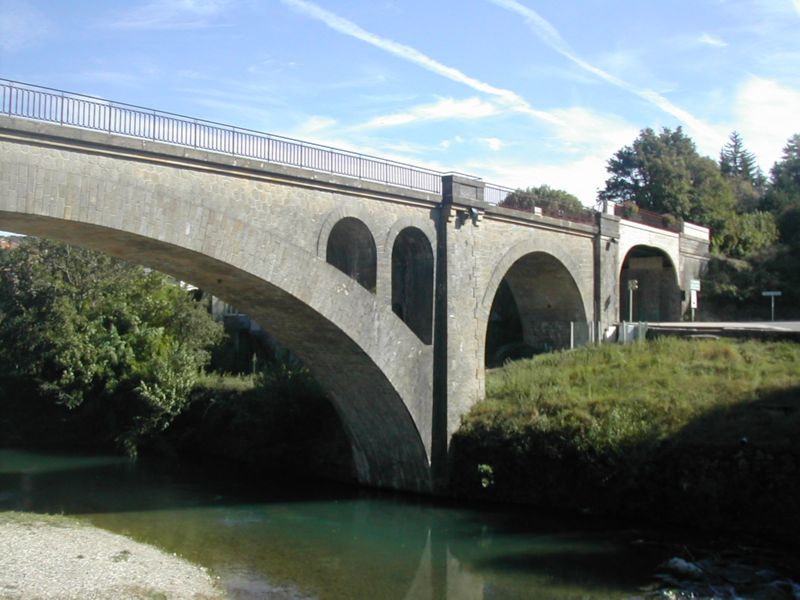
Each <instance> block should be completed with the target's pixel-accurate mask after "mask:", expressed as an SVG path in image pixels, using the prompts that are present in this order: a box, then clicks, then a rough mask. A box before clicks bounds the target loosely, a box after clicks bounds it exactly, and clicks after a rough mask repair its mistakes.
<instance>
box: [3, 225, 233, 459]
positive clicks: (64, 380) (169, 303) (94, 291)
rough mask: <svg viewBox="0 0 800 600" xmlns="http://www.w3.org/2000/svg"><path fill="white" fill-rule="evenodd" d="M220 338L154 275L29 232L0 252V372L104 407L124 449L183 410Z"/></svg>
mask: <svg viewBox="0 0 800 600" xmlns="http://www.w3.org/2000/svg"><path fill="white" fill-rule="evenodd" d="M221 336H222V332H221V328H220V326H219V325H217V324H216V323H214V322H213V320H212V319H211V318H210V316H209V315H208V313H207V311H206V310H205V309H204V308H203V307H202V306H200V305H199V304H198V303H197V302H194V301H193V300H192V299H191V298H190V297H189V296H188V294H187V292H186V291H185V290H183V289H181V288H180V287H179V286H178V285H175V284H173V283H170V282H169V281H168V280H167V278H166V277H164V276H163V275H160V274H158V273H155V272H146V271H145V270H144V269H142V268H140V267H137V266H133V265H130V264H127V263H124V262H122V261H120V260H117V259H114V258H111V257H109V256H106V255H102V254H98V253H96V252H92V251H89V250H84V249H80V248H75V247H71V246H68V245H64V244H60V243H55V242H49V241H46V240H38V239H33V238H26V239H25V240H24V241H23V242H22V243H20V244H19V246H18V247H16V248H15V249H12V250H9V251H5V252H0V377H2V380H3V381H6V382H8V381H15V380H17V381H24V382H26V383H33V384H34V385H35V387H36V388H37V389H38V391H39V393H40V394H42V395H43V396H45V397H47V398H51V399H52V400H54V401H55V402H58V403H60V404H62V405H64V406H66V407H69V408H72V409H75V408H78V407H82V410H84V411H85V412H88V413H92V412H94V413H100V414H103V415H104V417H103V421H104V422H105V423H107V424H108V431H107V432H106V433H107V435H108V437H112V438H114V439H115V440H116V441H117V442H118V443H120V444H122V445H124V446H125V447H126V448H127V449H128V450H134V449H135V446H136V444H137V442H138V441H139V440H140V439H141V438H143V437H146V436H147V435H149V434H151V433H153V432H155V431H158V430H160V429H163V428H164V427H165V426H166V425H167V424H169V422H170V421H171V420H172V419H173V418H174V417H175V416H176V415H177V414H178V413H179V412H180V411H181V409H182V408H183V406H184V403H185V402H186V399H187V397H188V392H189V390H190V389H191V386H192V385H193V383H194V381H195V378H196V377H197V374H198V372H199V371H200V369H201V368H202V367H203V366H204V365H205V363H206V362H207V360H208V348H209V347H210V345H212V344H213V343H215V342H216V341H218V340H219V339H220V338H221Z"/></svg>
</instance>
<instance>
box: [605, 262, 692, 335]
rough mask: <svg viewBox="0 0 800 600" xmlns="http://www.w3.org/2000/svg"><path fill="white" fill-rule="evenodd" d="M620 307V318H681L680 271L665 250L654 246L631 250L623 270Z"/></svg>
mask: <svg viewBox="0 0 800 600" xmlns="http://www.w3.org/2000/svg"><path fill="white" fill-rule="evenodd" d="M630 282H634V283H633V284H631V283H630ZM631 287H633V288H634V289H632V290H631ZM631 298H633V305H632V306H631ZM619 307H620V312H619V320H620V321H654V322H658V321H680V320H681V296H680V288H679V287H678V274H677V272H676V270H675V266H674V265H673V264H672V260H670V258H669V256H668V255H667V254H666V253H665V252H664V251H663V250H659V249H658V248H653V247H651V246H634V247H633V248H631V249H630V251H629V252H628V254H627V255H626V256H625V260H624V261H623V262H622V268H621V270H620V276H619Z"/></svg>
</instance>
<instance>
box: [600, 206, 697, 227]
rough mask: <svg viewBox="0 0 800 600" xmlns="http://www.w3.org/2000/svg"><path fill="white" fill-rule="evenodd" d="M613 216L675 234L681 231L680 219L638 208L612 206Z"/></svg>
mask: <svg viewBox="0 0 800 600" xmlns="http://www.w3.org/2000/svg"><path fill="white" fill-rule="evenodd" d="M614 214H615V215H616V216H618V217H621V218H623V219H626V220H628V221H633V222H634V223H641V224H642V225H649V226H650V227H655V228H656V229H666V230H667V231H672V232H675V233H680V232H681V230H682V229H683V223H682V222H681V221H680V219H677V218H676V217H673V216H672V215H669V214H662V213H657V212H653V211H652V210H646V209H644V208H639V207H631V206H628V205H624V204H615V205H614Z"/></svg>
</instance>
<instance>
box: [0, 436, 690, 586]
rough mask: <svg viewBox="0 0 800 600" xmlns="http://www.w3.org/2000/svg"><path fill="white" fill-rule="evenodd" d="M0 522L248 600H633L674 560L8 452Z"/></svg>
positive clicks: (608, 536)
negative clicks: (44, 531) (38, 521)
mask: <svg viewBox="0 0 800 600" xmlns="http://www.w3.org/2000/svg"><path fill="white" fill-rule="evenodd" d="M5 510H16V511H28V512H36V513H56V514H65V515H71V516H75V517H78V518H80V519H82V520H86V521H88V522H90V523H92V524H94V525H96V526H99V527H102V528H104V529H107V530H110V531H113V532H116V533H121V534H124V535H126V536H129V537H131V538H133V539H135V540H137V541H140V542H146V543H149V544H153V545H155V546H158V547H159V548H161V549H163V550H166V551H168V552H174V553H176V554H178V555H180V556H183V557H184V558H186V559H188V560H190V561H192V562H195V563H197V564H200V565H202V566H205V567H207V568H208V569H209V570H210V571H211V573H212V574H213V575H215V576H217V577H218V578H219V581H220V586H221V588H222V589H223V590H225V591H226V592H227V593H228V595H229V596H230V597H231V598H248V599H249V598H276V599H301V598H302V599H306V598H325V599H331V600H342V599H358V600H363V599H367V600H369V599H381V600H383V599H393V598H396V599H398V600H399V599H404V598H408V599H430V600H455V599H458V600H473V599H475V600H477V599H483V600H499V599H507V600H512V599H513V600H516V599H530V598H587V599H588V598H630V597H639V596H641V597H643V596H644V594H643V592H642V591H641V590H642V588H643V586H647V585H648V584H652V583H653V581H654V576H655V574H656V573H657V571H658V565H659V564H661V563H663V562H664V561H665V560H666V559H668V558H670V557H672V556H675V549H676V545H675V544H674V543H671V542H667V541H665V540H664V539H663V538H659V536H654V534H652V533H647V534H645V533H643V532H641V531H634V530H627V529H624V528H618V527H613V526H611V525H609V524H608V523H607V522H602V521H598V520H592V519H589V518H586V519H576V518H574V517H571V518H565V517H563V516H562V517H559V516H554V515H549V514H544V513H541V512H537V511H534V510H532V509H525V510H517V509H510V508H508V507H502V508H498V507H489V508H487V507H465V506H462V505H453V504H443V503H438V502H432V501H429V500H426V499H421V498H417V497H412V496H404V495H392V494H383V493H377V492H371V491H363V490H354V489H351V488H346V487H338V486H333V485H329V484H320V483H316V482H315V483H304V484H298V483H291V482H286V481H282V480H271V479H269V478H257V477H255V476H254V475H253V474H252V473H248V472H247V471H237V470H233V469H231V468H230V467H228V466H224V465H223V466H220V465H216V466H214V467H210V466H197V465H192V466H187V465H185V464H184V465H181V464H178V463H174V462H171V461H166V460H152V459H149V460H145V459H142V460H139V461H138V462H136V463H131V462H129V461H128V460H126V459H124V458H119V457H103V456H72V455H64V454H42V453H32V452H27V451H18V450H0V511H5Z"/></svg>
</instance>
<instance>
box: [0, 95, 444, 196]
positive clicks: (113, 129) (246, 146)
mask: <svg viewBox="0 0 800 600" xmlns="http://www.w3.org/2000/svg"><path fill="white" fill-rule="evenodd" d="M0 113H3V114H7V115H10V116H14V117H23V118H26V119H33V120H37V121H47V122H49V123H58V124H59V125H68V126H71V127H80V128H82V129H89V130H93V131H102V132H105V133H113V134H116V135H123V136H128V137H133V138H138V139H146V140H153V141H157V142H166V143H168V144H177V145H179V146H186V147H189V148H197V149H200V150H207V151H210V152H218V153H220V154H229V155H233V156H240V157H242V158H252V159H256V160H263V161H265V162H269V163H274V164H280V165H287V166H292V167H301V168H305V169H314V170H317V171H323V172H325V173H331V174H334V175H343V176H345V177H353V178H356V179H361V180H364V181H372V182H376V183H385V184H389V185H397V186H401V187H404V188H408V189H412V190H419V191H423V192H430V193H433V194H441V193H442V175H443V173H439V172H437V171H433V170H429V169H423V168H420V167H415V166H412V165H408V164H405V163H401V162H396V161H391V160H386V159H382V158H377V157H375V156H370V155H367V154H359V153H356V152H349V151H347V150H339V149H336V148H331V147H328V146H322V145H319V144H312V143H308V142H302V141H300V140H295V139H292V138H287V137H282V136H277V135H271V134H266V133H259V132H257V131H252V130H249V129H242V128H239V127H232V126H230V125H223V124H221V123H215V122H213V121H205V120H203V119H194V118H191V117H185V116H182V115H177V114H173V113H168V112H162V111H157V110H152V109H149V108H143V107H140V106H135V105H132V104H123V103H119V102H109V101H107V100H103V99H101V98H95V97H93V96H85V95H82V94H73V93H70V92H65V91H62V90H55V89H51V88H46V87H41V86H36V85H30V84H26V83H20V82H17V81H10V80H6V79H0Z"/></svg>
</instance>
